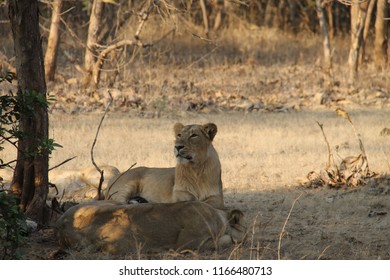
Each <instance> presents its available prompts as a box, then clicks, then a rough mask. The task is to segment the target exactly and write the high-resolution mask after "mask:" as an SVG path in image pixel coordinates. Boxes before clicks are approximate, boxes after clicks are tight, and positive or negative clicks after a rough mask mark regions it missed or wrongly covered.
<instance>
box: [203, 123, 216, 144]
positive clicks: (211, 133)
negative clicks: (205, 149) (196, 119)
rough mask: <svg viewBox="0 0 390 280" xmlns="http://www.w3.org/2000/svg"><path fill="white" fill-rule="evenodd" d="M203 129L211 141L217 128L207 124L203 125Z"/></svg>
mask: <svg viewBox="0 0 390 280" xmlns="http://www.w3.org/2000/svg"><path fill="white" fill-rule="evenodd" d="M203 129H204V130H205V131H206V133H207V135H208V136H209V138H210V140H211V141H213V139H214V137H215V135H216V134H217V131H218V129H217V126H216V125H215V124H213V123H207V124H205V125H203Z"/></svg>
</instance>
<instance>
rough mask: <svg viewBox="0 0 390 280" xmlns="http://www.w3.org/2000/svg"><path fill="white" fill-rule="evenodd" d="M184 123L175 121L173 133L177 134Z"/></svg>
mask: <svg viewBox="0 0 390 280" xmlns="http://www.w3.org/2000/svg"><path fill="white" fill-rule="evenodd" d="M183 127H184V125H183V124H182V123H176V124H175V125H174V126H173V132H174V133H175V136H177V135H178V134H179V133H180V132H181V131H182V129H183Z"/></svg>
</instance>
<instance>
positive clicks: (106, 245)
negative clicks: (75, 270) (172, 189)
mask: <svg viewBox="0 0 390 280" xmlns="http://www.w3.org/2000/svg"><path fill="white" fill-rule="evenodd" d="M243 216H244V214H243V213H242V212H241V211H240V210H233V211H231V212H230V213H227V212H225V211H223V210H218V209H215V208H213V207H211V206H210V205H209V204H206V203H203V202H200V201H186V202H178V203H157V204H154V203H144V204H135V205H134V204H122V203H120V202H116V201H112V200H105V201H104V200H103V201H94V202H87V203H84V204H79V205H76V206H73V207H72V208H70V209H69V210H68V211H66V212H65V213H64V214H63V215H62V216H61V218H60V219H59V220H58V221H57V223H56V225H55V229H56V235H57V238H58V241H59V243H60V245H61V246H62V247H66V248H73V249H84V248H88V249H90V250H92V251H94V250H103V251H106V252H108V253H111V254H121V253H131V252H144V253H146V252H161V251H163V250H168V249H173V250H182V249H194V250H200V249H214V248H215V249H217V248H220V247H225V246H227V245H231V244H233V243H234V242H241V241H242V240H243V238H244V236H245V234H246V228H245V226H244V224H243Z"/></svg>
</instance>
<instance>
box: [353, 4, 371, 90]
mask: <svg viewBox="0 0 390 280" xmlns="http://www.w3.org/2000/svg"><path fill="white" fill-rule="evenodd" d="M369 2H370V1H369V0H368V1H367V2H362V3H360V4H353V5H352V6H351V47H350V51H349V57H348V65H349V71H350V73H349V79H350V82H351V83H354V82H355V80H356V77H357V73H358V67H359V63H358V62H359V51H360V47H361V44H362V39H363V29H364V23H365V21H366V15H367V8H368V4H369Z"/></svg>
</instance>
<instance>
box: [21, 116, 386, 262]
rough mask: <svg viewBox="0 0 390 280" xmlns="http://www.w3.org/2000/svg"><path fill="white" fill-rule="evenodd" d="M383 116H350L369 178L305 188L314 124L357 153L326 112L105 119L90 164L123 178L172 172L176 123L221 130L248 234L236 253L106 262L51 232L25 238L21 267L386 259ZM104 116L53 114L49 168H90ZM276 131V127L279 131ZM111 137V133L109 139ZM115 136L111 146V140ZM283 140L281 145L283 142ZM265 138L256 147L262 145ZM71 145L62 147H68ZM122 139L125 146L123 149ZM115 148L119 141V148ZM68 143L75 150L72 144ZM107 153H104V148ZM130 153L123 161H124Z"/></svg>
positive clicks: (341, 123)
mask: <svg viewBox="0 0 390 280" xmlns="http://www.w3.org/2000/svg"><path fill="white" fill-rule="evenodd" d="M388 114H389V112H388V111H386V110H384V111H378V110H373V111H364V110H360V111H353V112H350V115H351V117H352V118H353V119H354V120H355V122H356V124H357V125H359V128H360V131H361V134H362V136H363V139H364V140H365V142H364V143H365V145H366V150H367V155H368V160H369V162H370V166H371V167H370V168H371V169H372V170H373V171H375V172H377V173H378V176H376V177H375V178H372V179H369V180H367V182H366V184H364V185H361V186H358V187H356V188H347V187H341V188H339V189H334V188H329V187H319V188H308V187H307V186H305V185H303V184H302V181H304V178H305V177H306V175H307V174H308V172H310V171H312V170H315V171H319V169H321V168H323V167H324V166H325V162H326V157H327V153H326V144H325V142H324V141H323V139H322V136H321V132H320V129H319V128H318V126H317V124H316V123H315V120H318V121H322V122H323V123H324V126H325V127H328V130H327V133H328V135H327V136H328V138H329V141H330V142H331V143H332V144H334V145H342V146H343V148H340V150H339V153H340V154H343V155H349V154H353V153H355V152H357V151H358V149H357V148H356V143H355V142H356V138H355V137H354V135H353V133H351V131H349V130H350V128H349V126H348V124H347V123H346V122H345V120H343V119H341V118H340V117H338V116H337V115H336V114H334V112H333V111H331V110H325V111H323V112H298V113H296V112H295V113H280V112H278V113H252V114H245V113H234V114H231V113H222V114H211V115H210V114H200V115H199V114H196V115H193V114H190V115H186V116H180V117H178V116H175V117H172V116H170V117H161V118H157V119H156V118H139V117H132V118H129V117H126V116H124V115H123V114H119V115H118V114H115V113H112V114H111V115H108V117H107V119H106V120H105V123H104V125H103V127H102V130H101V136H100V138H98V142H97V146H96V152H97V153H96V160H97V161H98V163H99V162H101V163H103V162H104V163H105V164H114V165H116V166H118V168H119V169H121V170H125V169H126V168H127V167H128V166H129V165H131V164H132V163H134V162H138V165H147V166H171V165H172V164H174V161H173V156H172V155H171V153H172V151H171V150H172V147H171V145H172V143H173V136H172V132H171V126H173V124H174V123H175V122H176V121H179V120H180V121H183V122H184V123H190V122H191V123H203V122H205V121H209V120H212V121H214V122H215V123H217V124H219V132H218V135H217V137H216V139H215V143H214V145H215V147H216V149H217V151H218V152H219V155H220V158H221V163H222V169H223V178H222V179H223V183H224V195H225V204H226V207H227V208H229V209H232V208H238V209H240V210H242V211H243V212H244V213H245V215H246V223H247V227H248V235H247V239H246V241H245V242H244V243H243V244H241V245H240V246H238V247H233V248H228V249H225V250H223V251H219V252H206V253H205V252H202V253H199V252H188V251H187V252H166V253H164V254H158V255H142V254H141V255H126V256H109V255H105V254H102V253H91V252H83V251H81V252H75V251H68V250H65V251H63V250H60V249H59V247H58V245H57V243H56V241H55V238H54V236H53V231H52V229H50V228H49V229H43V230H41V231H39V232H35V233H33V234H31V236H29V237H28V238H27V243H26V245H25V246H24V247H25V248H24V250H25V257H26V258H27V259H58V258H59V259H123V258H125V259H139V258H141V259H278V258H280V259H389V258H390V240H389V238H388V234H387V233H388V231H389V230H390V217H389V211H390V202H389V201H390V200H389V195H390V177H389V176H388V175H387V174H388V171H389V166H388V162H387V157H386V154H388V152H389V146H388V141H389V138H388V137H387V136H383V135H382V136H381V135H380V131H381V129H382V128H383V127H385V125H386V124H388ZM99 119H100V114H92V115H91V114H87V115H77V116H72V115H64V114H57V115H56V114H54V115H52V132H53V134H55V135H56V138H57V139H58V141H59V142H60V143H62V144H63V145H64V148H63V149H60V150H58V151H57V152H56V153H54V155H53V158H52V162H53V164H55V163H57V162H58V161H60V160H62V159H64V158H67V157H69V156H71V155H78V158H77V159H75V160H74V161H71V162H70V163H68V166H66V165H65V166H64V167H63V168H64V171H66V170H71V169H77V168H78V167H84V166H89V165H90V164H91V163H90V162H89V161H90V159H89V153H90V144H91V141H92V139H93V137H94V133H95V130H96V123H98V121H99ZM277 124H278V125H277ZM106 133H107V134H106ZM108 135H111V137H109V136H108ZM113 135H115V137H112V136H113ZM281 135H282V136H283V137H281ZM261 138H262V139H261ZM66 139H68V140H66ZM123 139H126V141H129V142H131V144H130V145H123V144H122V146H121V149H119V148H118V147H119V144H118V143H123V141H124V140H123ZM118 141H119V142H118ZM74 143H78V144H77V145H74ZM106 146H110V149H106V148H107V147H106ZM123 154H126V157H123Z"/></svg>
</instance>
